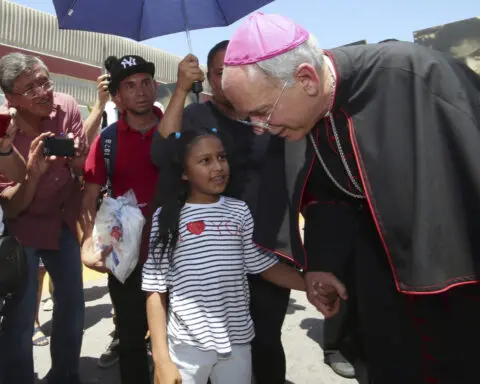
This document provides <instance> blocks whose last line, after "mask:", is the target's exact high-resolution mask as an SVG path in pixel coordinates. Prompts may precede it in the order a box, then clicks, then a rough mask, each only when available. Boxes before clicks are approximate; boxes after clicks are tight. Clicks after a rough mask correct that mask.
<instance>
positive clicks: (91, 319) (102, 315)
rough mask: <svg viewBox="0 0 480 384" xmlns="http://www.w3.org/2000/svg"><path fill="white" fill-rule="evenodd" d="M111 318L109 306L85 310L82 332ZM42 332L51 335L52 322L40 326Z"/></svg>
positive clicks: (97, 306)
mask: <svg viewBox="0 0 480 384" xmlns="http://www.w3.org/2000/svg"><path fill="white" fill-rule="evenodd" d="M110 317H112V305H111V304H98V305H93V306H89V307H86V308H85V326H84V328H83V329H84V330H85V331H86V330H87V329H89V328H91V327H94V326H95V325H97V324H98V323H99V322H100V321H101V320H102V319H108V318H110ZM42 330H43V332H44V333H45V335H47V336H51V334H52V320H51V319H50V320H48V321H46V322H45V323H43V324H42Z"/></svg>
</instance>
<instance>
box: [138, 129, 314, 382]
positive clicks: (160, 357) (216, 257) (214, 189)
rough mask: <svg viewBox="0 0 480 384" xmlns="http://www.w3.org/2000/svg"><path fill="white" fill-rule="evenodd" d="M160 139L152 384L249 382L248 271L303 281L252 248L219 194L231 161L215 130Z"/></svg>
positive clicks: (244, 214) (150, 305) (231, 204)
mask: <svg viewBox="0 0 480 384" xmlns="http://www.w3.org/2000/svg"><path fill="white" fill-rule="evenodd" d="M168 140H170V143H169V148H170V150H171V152H172V154H171V155H170V161H169V164H167V165H165V167H163V168H162V174H161V177H160V182H159V191H158V198H159V199H158V200H159V201H158V205H159V206H160V208H158V209H157V211H156V212H155V214H154V218H153V225H152V234H151V241H150V253H149V258H148V261H147V262H146V264H145V266H144V270H143V284H142V287H143V290H145V291H147V292H148V298H147V316H148V325H149V329H150V333H151V340H152V350H153V357H154V361H155V367H156V368H155V383H156V384H160V383H161V384H174V383H180V382H181V383H183V384H190V383H191V384H205V383H207V381H208V379H209V378H210V380H211V382H212V384H249V383H250V382H251V374H252V373H251V354H250V341H251V340H252V339H253V336H254V330H253V324H252V320H251V318H250V314H249V293H248V292H249V291H248V285H247V279H246V274H247V273H252V274H261V275H262V277H263V278H265V279H267V280H269V281H271V282H273V283H275V284H278V285H280V286H283V287H286V288H291V289H297V290H305V285H304V280H303V278H302V276H301V275H300V274H299V273H298V272H297V271H296V270H295V269H294V268H290V267H288V266H287V265H285V264H283V263H278V259H277V257H276V256H275V255H273V254H272V253H269V252H266V251H263V250H261V249H260V248H258V247H257V246H256V245H255V244H254V243H253V241H252V233H253V220H252V216H251V214H250V211H249V209H248V207H247V205H246V203H244V202H243V201H240V200H236V199H233V198H228V197H224V196H222V195H221V194H222V193H223V192H224V190H225V187H226V185H227V183H228V179H229V165H228V161H227V156H226V153H225V150H224V147H223V145H222V142H221V140H220V138H219V137H218V135H217V131H216V129H211V130H206V131H202V132H195V131H187V132H185V133H181V134H180V133H178V132H177V133H173V134H172V135H171V136H170V137H169V138H168ZM167 305H168V316H167Z"/></svg>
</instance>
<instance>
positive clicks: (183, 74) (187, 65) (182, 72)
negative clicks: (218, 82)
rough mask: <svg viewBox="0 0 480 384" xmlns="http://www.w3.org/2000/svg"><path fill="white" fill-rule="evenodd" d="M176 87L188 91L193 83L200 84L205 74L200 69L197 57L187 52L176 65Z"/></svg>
mask: <svg viewBox="0 0 480 384" xmlns="http://www.w3.org/2000/svg"><path fill="white" fill-rule="evenodd" d="M177 76H178V80H177V87H179V88H181V89H182V90H183V91H185V92H189V91H190V90H191V89H192V87H193V85H194V84H195V83H199V84H200V85H201V84H202V82H203V80H205V75H204V73H203V71H202V70H201V69H200V64H199V62H198V58H197V57H196V56H194V55H192V54H188V55H187V56H185V58H184V59H183V60H182V61H181V62H180V64H179V65H178V75H177Z"/></svg>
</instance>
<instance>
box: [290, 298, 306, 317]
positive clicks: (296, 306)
mask: <svg viewBox="0 0 480 384" xmlns="http://www.w3.org/2000/svg"><path fill="white" fill-rule="evenodd" d="M296 302H297V300H295V299H290V300H289V302H288V308H287V315H293V314H294V313H295V312H296V311H304V310H305V309H306V307H305V306H303V305H300V304H295V303H296Z"/></svg>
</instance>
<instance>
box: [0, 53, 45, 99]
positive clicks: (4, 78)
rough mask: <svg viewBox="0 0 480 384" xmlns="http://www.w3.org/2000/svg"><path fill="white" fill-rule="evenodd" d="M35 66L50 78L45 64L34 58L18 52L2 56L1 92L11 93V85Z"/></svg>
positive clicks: (0, 62) (0, 61) (0, 66)
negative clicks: (24, 72)
mask: <svg viewBox="0 0 480 384" xmlns="http://www.w3.org/2000/svg"><path fill="white" fill-rule="evenodd" d="M37 65H38V66H40V68H42V69H43V70H45V72H47V75H49V76H50V74H49V72H48V68H47V66H46V65H45V63H44V62H43V61H42V60H41V59H39V58H38V57H36V56H32V55H24V54H23V53H19V52H14V53H9V54H8V55H5V56H3V57H2V58H1V59H0V87H1V88H2V90H3V92H4V93H12V92H13V85H14V83H15V80H16V79H17V77H18V76H20V74H21V73H22V72H23V71H25V70H29V69H32V68H33V67H35V66H37Z"/></svg>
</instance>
